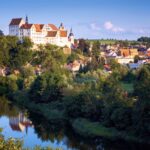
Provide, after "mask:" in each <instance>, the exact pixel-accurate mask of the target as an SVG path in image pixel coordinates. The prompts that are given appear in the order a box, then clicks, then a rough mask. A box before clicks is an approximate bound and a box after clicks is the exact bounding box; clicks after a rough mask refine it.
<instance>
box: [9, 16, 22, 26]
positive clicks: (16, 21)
mask: <svg viewBox="0 0 150 150" xmlns="http://www.w3.org/2000/svg"><path fill="white" fill-rule="evenodd" d="M21 20H22V18H13V19H12V20H11V22H10V24H9V25H19V24H20V22H21Z"/></svg>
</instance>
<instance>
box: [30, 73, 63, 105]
mask: <svg viewBox="0 0 150 150" xmlns="http://www.w3.org/2000/svg"><path fill="white" fill-rule="evenodd" d="M63 86H64V84H63V78H62V76H61V75H60V74H57V73H54V72H53V73H46V74H43V75H41V76H38V77H37V78H36V79H35V81H34V83H33V85H32V86H31V89H30V91H29V96H30V99H31V100H33V101H35V102H37V103H38V102H46V103H47V102H51V101H55V100H59V99H61V97H62V94H61V89H62V87H63Z"/></svg>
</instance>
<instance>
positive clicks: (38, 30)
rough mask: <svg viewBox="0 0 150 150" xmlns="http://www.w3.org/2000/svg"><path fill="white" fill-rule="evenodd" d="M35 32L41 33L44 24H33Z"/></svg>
mask: <svg viewBox="0 0 150 150" xmlns="http://www.w3.org/2000/svg"><path fill="white" fill-rule="evenodd" d="M34 26H35V29H36V32H41V31H42V29H43V26H44V24H34Z"/></svg>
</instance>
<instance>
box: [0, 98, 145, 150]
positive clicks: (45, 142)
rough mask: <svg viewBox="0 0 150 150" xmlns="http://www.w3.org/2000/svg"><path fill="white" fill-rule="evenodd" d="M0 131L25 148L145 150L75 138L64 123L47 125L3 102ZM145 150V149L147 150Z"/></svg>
mask: <svg viewBox="0 0 150 150" xmlns="http://www.w3.org/2000/svg"><path fill="white" fill-rule="evenodd" d="M0 128H2V129H3V130H2V134H3V135H4V137H5V138H6V139H7V138H10V137H13V138H19V139H21V140H23V141H24V147H28V148H33V147H34V146H36V145H40V146H42V147H45V146H50V147H52V148H61V149H63V150H80V149H81V150H120V149H121V150H126V149H128V150H130V149H132V150H137V149H139V150H140V149H141V150H142V149H143V146H141V145H138V144H136V145H135V144H131V143H130V144H129V143H128V144H127V143H124V142H121V141H108V140H104V139H83V138H81V137H79V136H78V135H76V134H75V133H74V132H73V131H72V130H71V127H69V126H68V125H67V124H66V123H64V122H56V121H48V120H47V119H46V118H43V116H40V115H39V114H35V113H33V112H31V111H30V112H29V111H28V110H25V109H22V108H19V107H17V106H15V105H13V104H12V103H10V102H9V101H8V100H6V99H5V98H0ZM145 149H146V148H144V150H145Z"/></svg>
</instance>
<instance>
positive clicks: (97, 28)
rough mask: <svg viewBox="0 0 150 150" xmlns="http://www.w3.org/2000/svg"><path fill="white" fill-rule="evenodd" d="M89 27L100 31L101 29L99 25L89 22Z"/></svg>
mask: <svg viewBox="0 0 150 150" xmlns="http://www.w3.org/2000/svg"><path fill="white" fill-rule="evenodd" d="M90 28H91V29H92V30H94V31H100V30H101V28H100V26H99V25H98V24H96V23H91V24H90Z"/></svg>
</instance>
